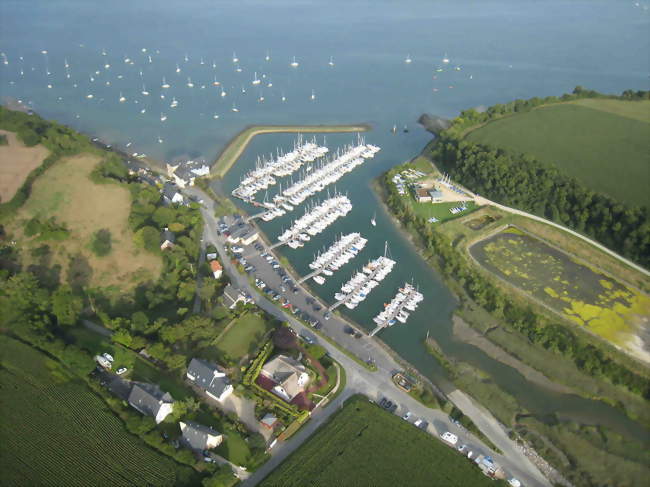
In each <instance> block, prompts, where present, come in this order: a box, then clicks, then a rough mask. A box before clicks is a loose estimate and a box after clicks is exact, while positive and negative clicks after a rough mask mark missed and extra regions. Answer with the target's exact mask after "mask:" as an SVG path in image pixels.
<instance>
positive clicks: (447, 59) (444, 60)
mask: <svg viewBox="0 0 650 487" xmlns="http://www.w3.org/2000/svg"><path fill="white" fill-rule="evenodd" d="M442 62H443V63H445V64H449V58H448V57H447V53H445V57H443V58H442Z"/></svg>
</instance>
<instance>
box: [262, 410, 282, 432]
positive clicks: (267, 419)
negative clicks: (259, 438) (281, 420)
mask: <svg viewBox="0 0 650 487" xmlns="http://www.w3.org/2000/svg"><path fill="white" fill-rule="evenodd" d="M260 424H261V425H262V426H263V427H264V428H266V429H269V430H271V431H273V429H274V428H275V427H276V425H277V424H278V418H277V417H276V416H275V415H273V414H271V413H266V414H265V415H264V417H263V418H262V419H260Z"/></svg>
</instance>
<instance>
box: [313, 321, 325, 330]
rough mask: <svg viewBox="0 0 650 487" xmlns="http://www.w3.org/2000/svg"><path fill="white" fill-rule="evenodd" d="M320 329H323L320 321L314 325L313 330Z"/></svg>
mask: <svg viewBox="0 0 650 487" xmlns="http://www.w3.org/2000/svg"><path fill="white" fill-rule="evenodd" d="M321 328H323V324H322V323H321V322H320V321H317V322H316V323H314V330H320V329H321Z"/></svg>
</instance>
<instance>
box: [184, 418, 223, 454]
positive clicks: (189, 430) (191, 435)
mask: <svg viewBox="0 0 650 487" xmlns="http://www.w3.org/2000/svg"><path fill="white" fill-rule="evenodd" d="M178 424H179V426H180V427H181V432H182V433H183V436H182V437H181V442H182V443H183V444H184V445H185V446H187V447H189V448H191V449H192V450H199V451H203V450H210V449H212V448H216V447H218V446H219V445H220V444H221V442H222V441H223V435H222V434H221V433H219V432H218V431H216V430H214V429H212V428H210V427H209V426H204V425H202V424H199V423H195V422H193V421H180V422H179V423H178Z"/></svg>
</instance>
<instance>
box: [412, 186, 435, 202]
mask: <svg viewBox="0 0 650 487" xmlns="http://www.w3.org/2000/svg"><path fill="white" fill-rule="evenodd" d="M415 201H417V202H418V203H429V202H430V201H431V195H430V194H429V190H428V189H425V188H417V189H416V190H415Z"/></svg>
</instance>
